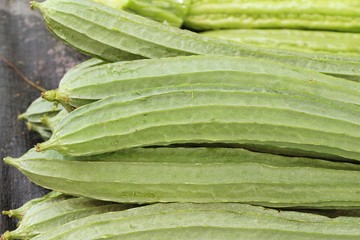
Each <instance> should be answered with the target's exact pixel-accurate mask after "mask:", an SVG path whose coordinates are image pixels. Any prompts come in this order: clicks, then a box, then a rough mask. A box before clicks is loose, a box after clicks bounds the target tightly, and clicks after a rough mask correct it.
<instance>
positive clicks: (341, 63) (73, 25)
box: [32, 0, 360, 80]
mask: <svg viewBox="0 0 360 240" xmlns="http://www.w3.org/2000/svg"><path fill="white" fill-rule="evenodd" d="M32 6H33V7H34V8H38V9H39V10H40V11H41V13H42V14H43V17H44V20H45V23H46V25H47V27H48V28H49V30H50V31H51V32H52V33H53V34H54V35H56V36H57V37H59V38H60V39H62V40H63V41H65V42H66V43H68V44H70V45H71V46H73V47H74V48H76V49H78V50H80V51H82V52H84V53H86V54H89V55H91V56H93V57H97V58H100V59H105V60H107V61H112V62H113V61H121V60H123V59H124V58H125V59H127V60H134V59H139V58H164V57H174V56H186V55H216V56H219V55H229V56H249V57H255V58H262V59H268V60H270V61H273V62H282V63H287V64H290V65H294V66H298V67H303V68H308V69H312V70H315V71H318V72H323V73H327V74H331V75H338V76H342V77H344V78H349V79H352V80H359V79H360V70H359V69H360V57H354V56H347V55H340V54H319V53H316V54H313V53H306V52H296V51H295V52H294V51H289V50H278V49H270V48H260V47H251V46H245V45H241V44H238V43H234V42H231V41H225V40H219V39H213V38H208V37H205V36H201V35H199V34H197V33H194V32H190V31H186V30H181V29H178V28H175V27H171V26H167V25H165V24H161V23H158V22H156V21H153V20H150V19H146V18H143V17H141V16H137V15H135V14H131V13H128V12H125V11H121V10H116V9H113V8H111V7H108V6H105V5H103V4H100V3H96V2H92V1H89V0H77V1H74V0H47V1H45V2H43V3H38V2H33V3H32Z"/></svg>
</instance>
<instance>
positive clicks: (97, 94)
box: [42, 56, 360, 109]
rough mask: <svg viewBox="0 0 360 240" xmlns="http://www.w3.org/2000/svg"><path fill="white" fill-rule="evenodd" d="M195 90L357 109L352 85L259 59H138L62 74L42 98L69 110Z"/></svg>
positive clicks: (359, 101)
mask: <svg viewBox="0 0 360 240" xmlns="http://www.w3.org/2000/svg"><path fill="white" fill-rule="evenodd" d="M185 85H186V86H185ZM201 85H207V86H208V87H209V86H212V87H213V88H214V89H216V88H219V89H222V88H224V87H226V86H227V87H228V88H231V89H235V88H236V89H241V90H244V91H246V90H247V91H251V90H254V89H264V91H265V89H267V90H273V91H291V92H294V93H296V94H311V95H314V96H319V97H324V98H329V99H335V100H339V101H342V102H347V103H353V104H357V105H360V94H359V93H360V85H359V84H358V83H354V82H351V81H346V80H344V79H340V78H334V77H331V76H327V75H324V74H320V73H317V72H314V71H310V70H306V69H301V68H297V67H293V66H289V65H284V64H278V63H273V62H268V61H264V60H261V59H253V58H248V57H228V56H222V57H221V56H217V57H216V56H188V57H173V58H164V59H144V60H134V61H125V62H118V63H108V64H102V65H100V66H92V67H88V68H84V69H81V70H79V71H78V72H77V74H76V75H75V74H73V75H71V76H69V75H68V74H66V75H65V76H64V78H63V79H62V80H61V81H60V84H59V87H58V89H56V90H50V91H47V92H45V93H43V95H42V96H43V98H45V99H46V100H49V101H57V102H60V103H61V104H63V105H64V106H65V107H66V108H67V109H74V108H77V107H80V106H82V105H85V104H88V103H90V102H93V101H96V100H99V99H102V98H105V97H108V96H112V95H120V94H127V93H134V94H137V93H139V92H142V91H145V90H147V91H150V90H151V89H152V90H154V91H155V90H159V91H160V89H162V91H170V90H173V89H176V88H178V89H179V88H183V89H186V88H187V87H194V86H201Z"/></svg>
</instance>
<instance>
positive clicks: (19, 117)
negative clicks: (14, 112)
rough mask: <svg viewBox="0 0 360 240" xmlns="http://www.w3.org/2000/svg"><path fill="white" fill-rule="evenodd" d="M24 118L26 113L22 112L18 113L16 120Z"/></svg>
mask: <svg viewBox="0 0 360 240" xmlns="http://www.w3.org/2000/svg"><path fill="white" fill-rule="evenodd" d="M25 118H26V114H25V113H22V114H19V115H18V120H24V119H25Z"/></svg>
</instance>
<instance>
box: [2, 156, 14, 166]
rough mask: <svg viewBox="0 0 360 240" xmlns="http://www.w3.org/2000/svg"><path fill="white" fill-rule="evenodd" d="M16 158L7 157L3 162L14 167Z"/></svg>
mask: <svg viewBox="0 0 360 240" xmlns="http://www.w3.org/2000/svg"><path fill="white" fill-rule="evenodd" d="M14 160H15V159H14V158H12V157H5V158H4V159H3V161H4V162H5V163H6V164H8V165H14Z"/></svg>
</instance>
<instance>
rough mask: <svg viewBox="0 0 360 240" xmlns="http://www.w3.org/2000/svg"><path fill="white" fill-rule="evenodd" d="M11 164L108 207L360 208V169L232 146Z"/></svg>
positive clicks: (48, 156) (32, 154) (36, 158)
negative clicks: (114, 204)
mask: <svg viewBox="0 0 360 240" xmlns="http://www.w3.org/2000/svg"><path fill="white" fill-rule="evenodd" d="M5 162H7V163H8V164H10V165H13V166H15V167H17V168H18V169H19V170H20V171H21V172H22V173H23V174H25V175H26V176H27V177H29V178H30V179H31V180H32V181H33V182H35V183H36V184H39V185H41V186H43V187H45V188H50V189H54V190H61V191H62V192H64V193H66V194H72V195H77V196H85V197H91V198H95V199H100V200H106V201H115V202H134V203H139V202H141V203H153V202H197V203H210V202H243V203H251V204H255V205H263V206H270V207H300V208H301V207H304V208H335V209H336V208H340V209H352V208H358V207H359V206H360V200H359V199H360V198H359V192H358V191H357V188H358V185H359V181H360V176H359V174H358V172H359V170H360V168H359V166H358V165H356V164H348V163H336V162H328V161H321V160H318V159H307V158H294V157H285V156H279V155H273V154H265V153H255V152H250V151H247V150H242V149H234V148H155V149H152V148H144V149H141V148H140V149H137V148H134V149H127V150H122V151H118V152H115V153H109V154H105V155H97V156H89V157H80V158H72V157H67V156H64V155H61V154H59V153H57V152H55V151H47V152H45V153H38V152H36V151H35V150H34V149H33V150H30V151H29V152H28V153H27V154H25V155H24V156H23V157H21V158H19V159H12V158H6V159H5Z"/></svg>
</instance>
